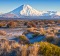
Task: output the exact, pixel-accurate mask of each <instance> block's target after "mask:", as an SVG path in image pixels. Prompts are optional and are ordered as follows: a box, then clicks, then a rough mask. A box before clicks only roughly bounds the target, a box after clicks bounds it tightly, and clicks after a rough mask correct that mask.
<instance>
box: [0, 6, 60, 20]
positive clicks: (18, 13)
mask: <svg viewBox="0 0 60 56" xmlns="http://www.w3.org/2000/svg"><path fill="white" fill-rule="evenodd" d="M1 16H2V17H5V18H25V17H26V18H30V17H31V18H37V17H38V18H43V19H44V18H45V17H46V18H60V12H57V11H37V10H35V9H34V8H32V7H31V6H29V5H21V6H20V7H18V8H16V9H14V10H13V11H10V12H8V13H5V14H3V15H1Z"/></svg>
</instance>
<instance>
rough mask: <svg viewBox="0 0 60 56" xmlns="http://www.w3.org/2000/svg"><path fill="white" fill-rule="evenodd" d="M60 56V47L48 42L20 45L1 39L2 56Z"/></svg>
mask: <svg viewBox="0 0 60 56" xmlns="http://www.w3.org/2000/svg"><path fill="white" fill-rule="evenodd" d="M11 55H13V56H41V55H42V56H60V47H58V46H55V45H53V44H50V43H48V42H39V43H34V44H28V45H27V44H19V43H16V42H15V41H8V40H6V39H0V56H11Z"/></svg>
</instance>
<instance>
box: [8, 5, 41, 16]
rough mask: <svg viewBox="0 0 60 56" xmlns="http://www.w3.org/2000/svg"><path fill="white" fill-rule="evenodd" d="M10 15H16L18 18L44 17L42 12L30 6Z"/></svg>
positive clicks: (17, 9)
mask: <svg viewBox="0 0 60 56" xmlns="http://www.w3.org/2000/svg"><path fill="white" fill-rule="evenodd" d="M9 13H11V14H16V15H18V16H21V15H22V16H40V15H42V12H39V11H37V10H35V9H34V8H32V7H31V6H29V5H22V6H20V7H18V8H16V9H15V10H13V11H11V12H9Z"/></svg>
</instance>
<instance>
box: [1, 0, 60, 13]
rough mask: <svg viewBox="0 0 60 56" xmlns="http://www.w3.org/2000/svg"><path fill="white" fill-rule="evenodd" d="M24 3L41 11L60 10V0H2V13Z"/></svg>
mask: <svg viewBox="0 0 60 56" xmlns="http://www.w3.org/2000/svg"><path fill="white" fill-rule="evenodd" d="M22 4H28V5H30V6H32V7H33V8H35V9H37V10H39V11H60V0H0V13H1V12H2V13H7V12H9V11H11V10H13V9H15V8H17V7H19V6H21V5H22Z"/></svg>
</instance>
